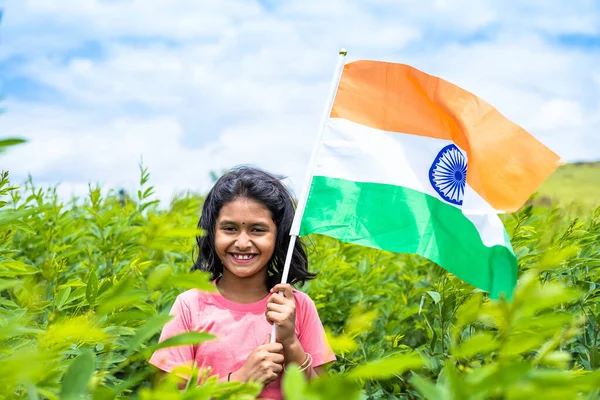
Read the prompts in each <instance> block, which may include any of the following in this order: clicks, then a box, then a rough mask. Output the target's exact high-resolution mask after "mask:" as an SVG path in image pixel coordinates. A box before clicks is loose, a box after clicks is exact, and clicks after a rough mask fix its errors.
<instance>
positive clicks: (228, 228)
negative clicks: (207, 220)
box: [221, 226, 235, 232]
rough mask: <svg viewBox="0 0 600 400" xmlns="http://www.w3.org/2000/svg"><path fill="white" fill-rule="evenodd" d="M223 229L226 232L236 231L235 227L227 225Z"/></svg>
mask: <svg viewBox="0 0 600 400" xmlns="http://www.w3.org/2000/svg"><path fill="white" fill-rule="evenodd" d="M221 229H223V230H224V231H226V232H234V231H235V228H234V227H233V226H225V227H223V228H221Z"/></svg>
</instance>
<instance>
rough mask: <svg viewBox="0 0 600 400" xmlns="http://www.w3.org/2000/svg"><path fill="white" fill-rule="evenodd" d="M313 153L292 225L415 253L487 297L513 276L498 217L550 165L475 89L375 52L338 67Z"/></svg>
mask: <svg viewBox="0 0 600 400" xmlns="http://www.w3.org/2000/svg"><path fill="white" fill-rule="evenodd" d="M316 151H317V153H316V161H315V162H316V163H315V166H314V170H313V175H312V179H311V184H310V189H309V191H308V197H307V201H306V206H305V209H304V212H303V214H302V220H301V223H300V227H299V228H296V229H298V230H299V232H296V233H297V234H299V235H301V236H303V235H308V234H311V233H318V234H322V235H327V236H331V237H334V238H336V239H339V240H341V241H344V242H347V243H354V244H358V245H363V246H368V247H373V248H377V249H381V250H387V251H392V252H406V253H414V254H419V255H421V256H423V257H426V258H428V259H430V260H432V261H433V262H435V263H437V264H439V265H440V266H441V267H443V268H445V269H446V270H448V271H449V272H451V273H453V274H454V275H456V276H457V277H459V278H460V279H462V280H464V281H466V282H468V283H470V284H472V285H474V286H476V287H478V288H480V289H483V290H485V291H488V292H490V293H491V296H492V297H494V298H498V297H499V295H500V294H501V293H504V294H505V295H506V296H507V297H511V295H512V291H513V289H514V286H515V284H516V281H517V260H516V257H515V254H514V252H513V250H512V247H511V244H510V240H509V237H508V235H507V232H506V230H505V228H504V226H503V224H502V222H501V220H500V218H499V217H498V215H497V214H498V213H499V212H511V211H515V210H517V209H518V208H519V207H520V206H521V205H522V204H523V203H524V202H525V201H526V200H527V199H528V197H529V196H530V195H531V194H532V193H533V192H534V191H535V189H536V188H537V187H538V186H539V185H540V184H541V183H542V182H543V181H544V179H546V178H547V177H548V175H549V174H550V173H552V171H554V169H555V168H556V167H557V166H558V165H559V164H560V162H559V157H558V156H557V155H556V154H555V153H553V152H552V151H551V150H549V149H548V148H546V147H545V146H544V145H542V144H541V143H540V142H539V141H538V140H536V139H535V138H534V137H533V136H531V135H530V134H529V133H527V132H526V131H525V130H523V129H522V128H521V127H519V126H518V125H516V124H515V123H513V122H511V121H510V120H508V119H507V118H505V117H504V116H502V115H501V114H500V113H499V112H498V111H497V110H496V109H495V108H493V107H492V106H490V105H489V104H487V103H486V102H484V101H483V100H481V99H480V98H478V97H476V96H475V95H473V94H471V93H469V92H467V91H465V90H463V89H461V88H459V87H457V86H455V85H453V84H451V83H449V82H447V81H444V80H442V79H440V78H437V77H434V76H430V75H427V74H425V73H423V72H421V71H419V70H417V69H415V68H412V67H410V66H407V65H402V64H392V63H385V62H376V61H357V62H353V63H349V64H347V65H345V66H344V69H343V73H342V76H341V79H340V82H339V87H338V90H337V93H336V96H335V101H334V103H333V106H332V110H331V114H330V117H329V119H328V121H327V124H326V128H325V131H324V132H323V135H322V139H321V142H320V144H319V146H318V148H317V150H316ZM292 233H294V232H292Z"/></svg>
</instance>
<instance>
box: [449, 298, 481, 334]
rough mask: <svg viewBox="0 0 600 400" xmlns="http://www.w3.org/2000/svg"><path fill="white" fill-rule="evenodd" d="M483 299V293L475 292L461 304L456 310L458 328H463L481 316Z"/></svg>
mask: <svg viewBox="0 0 600 400" xmlns="http://www.w3.org/2000/svg"><path fill="white" fill-rule="evenodd" d="M482 301H483V294H482V293H474V294H473V295H471V297H469V298H468V299H467V301H465V302H464V303H463V304H461V305H460V307H459V308H458V310H457V311H456V325H455V326H456V328H457V329H462V328H463V327H464V326H465V325H468V324H470V323H472V322H473V321H475V320H476V319H477V317H478V316H479V312H480V310H481V302H482Z"/></svg>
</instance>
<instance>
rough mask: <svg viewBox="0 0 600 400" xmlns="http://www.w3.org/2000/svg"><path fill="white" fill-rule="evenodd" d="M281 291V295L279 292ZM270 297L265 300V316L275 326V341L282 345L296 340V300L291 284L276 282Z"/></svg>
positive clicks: (289, 344) (288, 344) (287, 344)
mask: <svg viewBox="0 0 600 400" xmlns="http://www.w3.org/2000/svg"><path fill="white" fill-rule="evenodd" d="M280 291H281V292H283V296H282V295H280V294H279V292H280ZM271 293H273V294H272V295H271V297H270V298H269V301H268V302H267V311H266V312H265V316H266V317H267V321H269V323H270V324H275V325H276V326H277V341H278V342H279V343H281V344H282V345H283V346H284V347H286V346H287V347H289V346H291V345H292V344H294V342H296V340H297V338H296V329H295V326H296V301H295V300H294V293H293V292H292V286H291V285H289V284H281V283H280V284H278V285H275V286H274V287H273V289H271Z"/></svg>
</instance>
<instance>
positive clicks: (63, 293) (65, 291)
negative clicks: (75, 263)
mask: <svg viewBox="0 0 600 400" xmlns="http://www.w3.org/2000/svg"><path fill="white" fill-rule="evenodd" d="M70 294H71V286H65V287H63V288H62V289H61V290H60V291H59V292H58V294H57V295H56V299H54V306H55V307H56V308H57V309H58V310H61V309H62V308H63V306H64V305H65V303H66V302H67V299H68V298H69V295H70Z"/></svg>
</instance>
